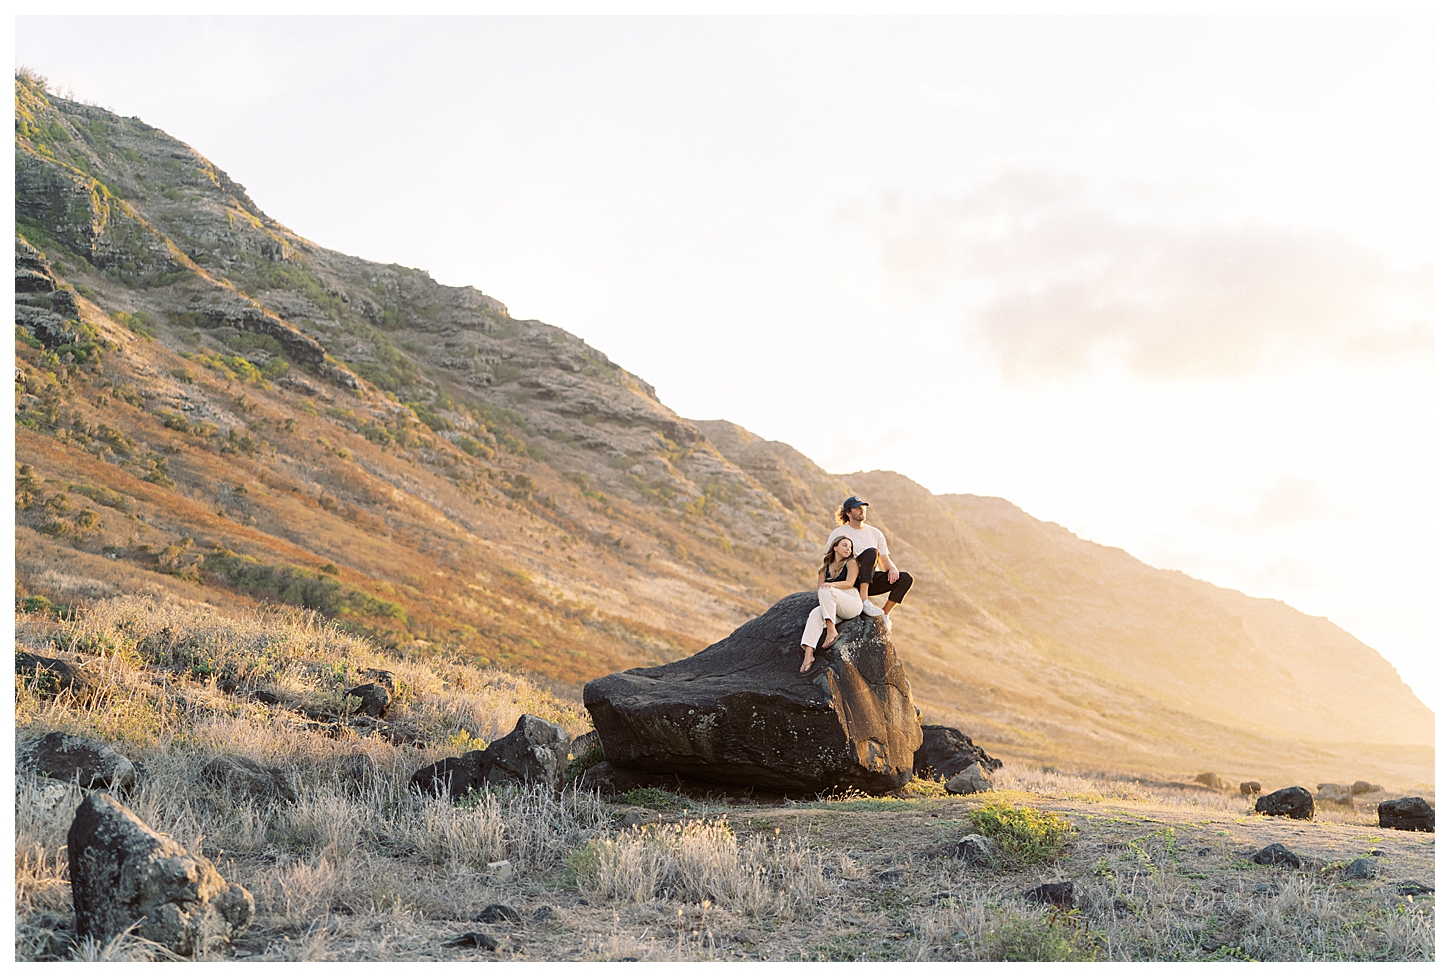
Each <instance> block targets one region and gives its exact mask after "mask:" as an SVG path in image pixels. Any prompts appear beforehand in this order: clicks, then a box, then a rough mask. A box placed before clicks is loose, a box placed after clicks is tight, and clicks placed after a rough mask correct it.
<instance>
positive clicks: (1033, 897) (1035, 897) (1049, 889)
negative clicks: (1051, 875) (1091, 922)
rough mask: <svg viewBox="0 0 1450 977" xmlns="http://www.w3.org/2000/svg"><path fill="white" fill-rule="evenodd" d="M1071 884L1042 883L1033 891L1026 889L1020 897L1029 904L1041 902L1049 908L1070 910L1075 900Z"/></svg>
mask: <svg viewBox="0 0 1450 977" xmlns="http://www.w3.org/2000/svg"><path fill="white" fill-rule="evenodd" d="M1072 888H1073V887H1072V883H1071V882H1044V883H1043V884H1042V885H1039V886H1038V887H1037V888H1035V889H1028V890H1027V891H1026V892H1024V893H1022V897H1023V898H1024V899H1026V900H1028V901H1029V902H1041V903H1046V904H1047V905H1050V906H1063V907H1066V908H1068V909H1071V908H1072V907H1073V906H1074V905H1075V903H1076V899H1075V898H1074V896H1073V891H1072Z"/></svg>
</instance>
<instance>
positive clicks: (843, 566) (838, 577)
mask: <svg viewBox="0 0 1450 977" xmlns="http://www.w3.org/2000/svg"><path fill="white" fill-rule="evenodd" d="M850 566H851V561H850V560H847V561H846V562H845V563H842V564H841V572H840V573H838V574H836V575H835V576H834V577H833V576H831V568H830V567H829V566H827V567H826V583H836V582H837V581H839V580H845V579H846V570H847V569H848V568H849V567H850Z"/></svg>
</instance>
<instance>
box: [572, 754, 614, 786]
mask: <svg viewBox="0 0 1450 977" xmlns="http://www.w3.org/2000/svg"><path fill="white" fill-rule="evenodd" d="M603 762H604V751H603V750H601V749H600V748H599V747H597V746H596V747H594V748H592V749H589V750H586V751H585V752H583V753H581V754H580V755H579V756H576V757H575V758H574V759H572V760H570V761H569V765H568V766H567V767H565V768H564V782H565V783H566V784H572V783H573V782H574V781H576V780H578V779H579V778H580V777H581V776H583V775H584V771H586V770H588V769H589V768H590V767H592V766H594V765H595V764H597V763H603Z"/></svg>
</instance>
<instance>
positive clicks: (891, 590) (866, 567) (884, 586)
mask: <svg viewBox="0 0 1450 977" xmlns="http://www.w3.org/2000/svg"><path fill="white" fill-rule="evenodd" d="M856 565H857V566H858V567H860V570H859V571H858V572H857V574H856V584H857V586H859V585H860V583H861V581H863V580H869V581H870V582H871V586H870V587H869V588H868V589H867V590H866V595H867V596H868V597H879V596H881V595H882V594H890V595H891V597H890V599H891V600H892V601H895V602H896V603H898V604H900V603H901V602H902V601H904V600H906V592H907V591H908V590H910V589H911V574H909V573H907V572H906V571H905V570H902V571H901V572H900V573H898V574H897V577H896V583H891V582H890V581H889V580H887V579H886V577H887V574H886V571H885V570H877V569H876V547H874V546H873V547H871V548H870V549H867V550H862V551H861V553H860V555H859V556H857V557H856Z"/></svg>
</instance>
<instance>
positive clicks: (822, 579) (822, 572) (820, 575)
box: [816, 567, 826, 590]
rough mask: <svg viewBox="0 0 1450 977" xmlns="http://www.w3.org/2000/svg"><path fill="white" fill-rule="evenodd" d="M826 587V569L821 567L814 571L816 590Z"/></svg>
mask: <svg viewBox="0 0 1450 977" xmlns="http://www.w3.org/2000/svg"><path fill="white" fill-rule="evenodd" d="M825 585H826V568H825V567H821V568H820V569H819V570H817V571H816V589H817V590H820V589H821V588H822V587H824V586H825Z"/></svg>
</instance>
